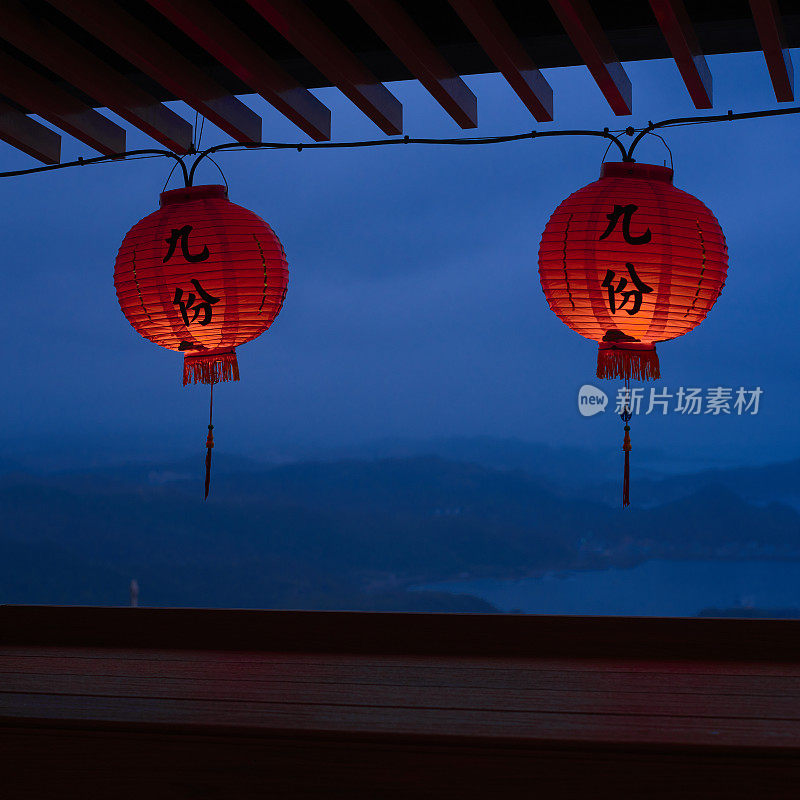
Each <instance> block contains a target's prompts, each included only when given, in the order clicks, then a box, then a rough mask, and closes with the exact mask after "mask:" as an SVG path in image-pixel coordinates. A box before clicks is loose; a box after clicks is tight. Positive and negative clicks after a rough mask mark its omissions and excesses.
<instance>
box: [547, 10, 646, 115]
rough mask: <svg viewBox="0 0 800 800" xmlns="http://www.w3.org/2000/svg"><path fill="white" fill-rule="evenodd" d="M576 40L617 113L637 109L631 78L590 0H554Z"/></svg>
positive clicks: (569, 32) (588, 65)
mask: <svg viewBox="0 0 800 800" xmlns="http://www.w3.org/2000/svg"><path fill="white" fill-rule="evenodd" d="M550 5H551V6H552V7H553V11H555V12H556V16H557V17H558V18H559V20H560V21H561V24H562V25H563V26H564V30H565V31H566V32H567V36H569V38H570V40H571V41H572V44H573V45H574V46H575V49H576V50H577V51H578V54H579V55H580V57H581V58H582V59H583V61H584V63H585V64H586V66H587V67H588V68H589V72H590V73H591V74H592V77H593V78H594V79H595V81H596V82H597V85H598V87H599V88H600V91H601V92H602V93H603V96H604V97H605V98H606V100H607V101H608V104H609V105H610V106H611V110H612V111H613V112H614V113H615V114H616V115H617V116H624V115H627V114H632V113H633V100H632V91H631V81H630V78H628V75H627V73H626V72H625V70H624V69H623V68H622V64H620V63H619V59H618V58H617V55H616V53H615V52H614V48H613V47H612V46H611V42H609V41H608V37H607V36H606V35H605V33H604V32H603V29H602V28H601V27H600V23H599V22H598V20H597V17H596V16H595V15H594V12H593V11H592V9H591V8H590V7H589V3H588V1H587V0H550Z"/></svg>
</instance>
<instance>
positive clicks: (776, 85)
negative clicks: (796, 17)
mask: <svg viewBox="0 0 800 800" xmlns="http://www.w3.org/2000/svg"><path fill="white" fill-rule="evenodd" d="M750 10H751V11H752V12H753V20H754V21H755V23H756V31H757V32H758V38H759V40H760V42H761V48H762V50H763V51H764V58H765V59H766V62H767V69H768V70H769V77H770V78H771V79H772V88H773V89H774V90H775V99H776V100H777V101H778V102H779V103H788V102H790V101H792V100H794V68H793V66H792V56H791V54H790V53H789V48H788V47H787V46H786V34H785V33H784V30H783V21H782V20H781V12H780V10H779V9H778V4H777V2H776V0H750Z"/></svg>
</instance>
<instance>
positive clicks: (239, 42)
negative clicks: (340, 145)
mask: <svg viewBox="0 0 800 800" xmlns="http://www.w3.org/2000/svg"><path fill="white" fill-rule="evenodd" d="M147 2H149V3H150V5H151V6H153V7H154V8H156V9H158V10H159V11H160V12H161V13H162V14H163V15H164V16H165V17H167V19H169V20H170V22H172V23H173V25H175V26H176V27H178V28H180V29H181V30H182V31H183V32H184V33H185V34H186V35H187V36H189V37H190V38H191V39H193V40H194V41H195V42H197V44H199V45H200V46H201V47H202V48H203V49H204V50H206V51H207V52H208V53H210V54H211V55H212V56H214V58H216V59H217V61H219V62H220V64H224V65H225V67H227V68H228V69H229V70H230V71H231V72H232V73H233V74H234V75H236V76H237V77H238V78H240V79H241V80H242V81H243V82H244V83H246V84H247V85H248V86H249V87H250V88H251V89H253V90H254V91H256V92H258V93H259V94H260V95H261V96H262V97H263V98H264V99H265V100H266V101H267V102H268V103H270V104H271V105H273V106H274V107H275V108H276V109H277V110H278V111H280V112H281V114H283V115H284V116H285V117H286V118H287V119H289V120H291V121H292V122H293V123H294V124H295V125H297V126H298V127H299V128H300V129H301V130H302V131H304V132H305V133H307V134H308V135H309V136H310V137H311V138H312V139H314V140H315V141H318V142H320V141H327V140H329V139H330V138H331V112H330V110H329V109H328V108H327V106H325V105H324V104H323V103H321V102H320V101H319V100H318V99H317V98H316V97H314V95H313V94H311V92H309V91H308V89H306V88H304V87H303V86H301V85H300V84H299V83H298V82H297V81H296V80H295V79H294V78H293V77H292V76H291V75H289V73H287V72H286V71H285V70H284V69H283V68H282V67H280V66H279V65H278V64H277V63H276V62H275V61H273V59H272V58H270V56H269V55H267V53H266V52H265V51H264V50H263V49H262V48H261V47H260V46H259V45H258V44H256V42H254V41H253V40H252V39H251V38H250V37H249V36H247V34H246V33H244V31H242V30H241V29H240V28H238V27H237V26H236V25H235V24H234V23H232V22H231V21H230V20H229V19H228V18H227V17H226V16H225V15H224V14H223V13H222V12H221V11H220V10H219V9H218V8H216V7H215V6H213V5H212V4H211V3H210V2H208V0H147Z"/></svg>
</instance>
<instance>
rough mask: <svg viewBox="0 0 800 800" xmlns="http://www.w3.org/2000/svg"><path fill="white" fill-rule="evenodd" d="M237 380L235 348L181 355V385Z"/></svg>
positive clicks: (237, 364) (237, 368) (237, 363)
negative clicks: (225, 350)
mask: <svg viewBox="0 0 800 800" xmlns="http://www.w3.org/2000/svg"><path fill="white" fill-rule="evenodd" d="M238 380H239V362H238V361H237V360H236V350H228V351H227V352H225V353H202V354H195V353H191V354H189V353H186V355H184V357H183V385H184V386H186V385H188V384H190V383H210V384H211V385H212V386H213V385H214V384H215V383H222V382H223V381H238Z"/></svg>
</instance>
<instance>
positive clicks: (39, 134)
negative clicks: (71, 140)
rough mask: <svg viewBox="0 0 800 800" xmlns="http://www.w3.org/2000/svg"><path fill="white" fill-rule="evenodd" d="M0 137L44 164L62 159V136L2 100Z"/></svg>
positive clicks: (0, 105) (55, 162) (0, 106)
mask: <svg viewBox="0 0 800 800" xmlns="http://www.w3.org/2000/svg"><path fill="white" fill-rule="evenodd" d="M0 139H2V140H3V141H4V142H6V143H7V144H10V145H11V146H12V147H16V148H17V150H21V151H22V152H23V153H27V155H29V156H31V158H35V159H36V160H37V161H41V162H42V163H43V164H58V163H59V161H61V137H60V136H59V135H58V134H57V133H56V132H55V131H51V130H50V128H46V127H45V126H44V125H42V124H40V123H38V122H36V120H32V119H31V118H30V117H29V116H28V115H27V114H23V113H22V112H21V111H18V110H17V109H16V108H14V107H13V106H10V105H9V104H8V103H4V102H3V101H2V100H0Z"/></svg>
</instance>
